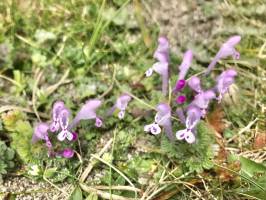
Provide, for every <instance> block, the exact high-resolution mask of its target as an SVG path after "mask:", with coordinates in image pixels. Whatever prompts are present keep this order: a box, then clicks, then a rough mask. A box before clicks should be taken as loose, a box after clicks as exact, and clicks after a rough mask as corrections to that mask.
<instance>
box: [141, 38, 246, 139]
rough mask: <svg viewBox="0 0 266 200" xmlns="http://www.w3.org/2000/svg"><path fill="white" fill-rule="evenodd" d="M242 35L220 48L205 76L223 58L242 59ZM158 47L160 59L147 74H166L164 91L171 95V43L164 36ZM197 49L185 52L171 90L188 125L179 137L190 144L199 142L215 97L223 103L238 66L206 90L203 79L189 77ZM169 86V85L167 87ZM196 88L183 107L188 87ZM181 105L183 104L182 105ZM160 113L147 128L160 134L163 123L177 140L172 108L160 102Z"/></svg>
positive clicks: (180, 113)
mask: <svg viewBox="0 0 266 200" xmlns="http://www.w3.org/2000/svg"><path fill="white" fill-rule="evenodd" d="M240 40H241V37H240V36H232V37H230V38H229V39H228V40H227V41H226V42H225V43H224V44H223V45H222V47H221V48H220V50H219V51H218V53H217V54H216V56H215V57H214V59H213V60H212V62H211V63H210V65H209V66H208V68H207V70H206V72H205V75H208V74H209V73H210V71H211V70H212V69H213V68H214V67H215V64H216V63H217V62H218V61H219V60H220V59H223V58H226V57H228V56H232V57H233V59H239V58H240V54H239V52H237V51H236V49H235V46H236V45H237V44H238V43H239V42H240ZM158 43H159V44H158V48H157V49H156V51H155V53H154V58H155V59H157V60H158V62H156V63H155V64H154V65H153V66H152V67H151V68H150V69H148V70H147V71H146V76H150V75H151V73H152V71H153V70H154V71H156V72H157V73H158V74H160V75H161V77H162V83H163V87H162V93H163V94H164V95H165V94H167V87H168V79H169V69H168V66H169V42H168V41H167V39H166V38H164V37H161V38H159V41H158ZM192 59H193V52H192V51H191V50H188V51H186V52H185V53H184V56H183V61H182V63H181V64H180V66H179V74H178V79H177V82H176V84H175V87H174V88H173V90H172V91H171V92H173V94H174V95H176V96H177V97H176V103H177V104H178V105H179V107H178V108H177V109H176V115H177V116H178V117H179V119H180V122H181V123H182V124H183V125H184V126H185V129H183V130H178V131H177V132H176V138H177V139H178V140H185V141H186V142H188V143H194V142H195V141H196V137H195V135H196V126H197V124H198V123H199V121H200V120H201V118H204V117H205V116H206V113H207V109H208V106H209V103H210V101H211V100H213V99H216V100H217V101H218V103H220V102H221V100H222V97H223V95H224V94H225V93H227V92H228V88H229V87H230V85H231V84H233V83H234V79H235V77H236V75H237V72H236V71H235V70H234V69H227V70H225V71H224V72H222V73H221V74H220V75H219V76H218V77H217V78H216V85H215V87H214V88H211V89H208V90H204V89H203V88H202V85H201V79H200V78H199V77H197V76H192V77H190V78H188V79H185V77H186V75H187V73H188V70H189V68H190V66H191V64H192ZM165 85H167V87H166V86H165ZM186 85H188V87H189V88H190V89H191V90H192V91H193V93H194V97H193V99H192V101H191V102H190V103H189V104H188V105H187V106H186V107H184V106H182V104H184V103H185V102H186V100H187V98H186V96H185V95H182V94H181V93H182V91H183V89H184V88H185V86H186ZM180 105H181V106H180ZM156 111H157V114H156V116H155V120H154V123H152V124H150V125H146V126H144V131H146V132H150V133H152V134H154V135H157V134H159V133H160V132H161V128H160V126H162V127H163V128H164V129H165V132H166V134H167V136H168V138H169V139H171V140H172V139H173V133H172V126H171V117H172V115H171V107H170V105H168V104H166V103H160V104H159V105H158V106H157V108H156Z"/></svg>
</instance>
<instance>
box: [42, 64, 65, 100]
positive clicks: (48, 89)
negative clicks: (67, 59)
mask: <svg viewBox="0 0 266 200" xmlns="http://www.w3.org/2000/svg"><path fill="white" fill-rule="evenodd" d="M69 72H70V69H67V70H66V72H65V74H64V75H63V76H62V77H61V79H60V80H59V81H58V82H57V83H56V84H54V85H51V86H49V87H48V88H46V91H45V94H47V96H49V95H51V94H52V93H53V92H54V91H55V90H57V88H58V87H60V85H62V84H64V83H65V80H66V78H67V77H68V75H69Z"/></svg>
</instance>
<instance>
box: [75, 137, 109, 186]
mask: <svg viewBox="0 0 266 200" xmlns="http://www.w3.org/2000/svg"><path fill="white" fill-rule="evenodd" d="M112 142H113V139H112V138H111V139H110V140H109V141H108V142H107V143H106V145H105V146H104V147H103V148H102V150H101V151H100V152H99V153H98V154H97V155H98V156H99V157H100V156H102V155H103V154H104V153H105V152H106V151H107V150H108V149H109V148H110V146H111V144H112ZM93 160H94V158H91V159H90V163H89V165H88V166H87V167H86V168H85V170H84V172H83V173H82V174H81V176H80V179H79V181H80V182H84V181H85V180H86V178H87V176H88V175H89V173H90V172H91V170H92V169H93V167H94V165H95V164H94V163H92V161H93Z"/></svg>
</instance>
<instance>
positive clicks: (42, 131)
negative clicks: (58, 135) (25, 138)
mask: <svg viewBox="0 0 266 200" xmlns="http://www.w3.org/2000/svg"><path fill="white" fill-rule="evenodd" d="M48 130H49V125H48V124H46V123H42V122H41V123H39V124H37V126H35V128H34V133H33V135H32V142H33V143H35V142H37V141H39V140H44V141H45V145H46V147H47V148H48V150H49V151H51V149H52V147H53V146H52V143H51V141H50V139H49V137H48Z"/></svg>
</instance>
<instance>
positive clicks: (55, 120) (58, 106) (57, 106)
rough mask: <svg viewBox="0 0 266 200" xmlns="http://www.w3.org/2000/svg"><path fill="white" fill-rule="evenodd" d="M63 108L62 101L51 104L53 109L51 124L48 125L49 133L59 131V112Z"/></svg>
mask: <svg viewBox="0 0 266 200" xmlns="http://www.w3.org/2000/svg"><path fill="white" fill-rule="evenodd" d="M64 108H65V104H64V102H63V101H56V102H55V103H54V104H53V109H52V118H53V122H52V123H51V124H50V131H51V132H56V131H58V130H59V128H60V125H59V115H60V112H61V111H62V110H63V109H64Z"/></svg>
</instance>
